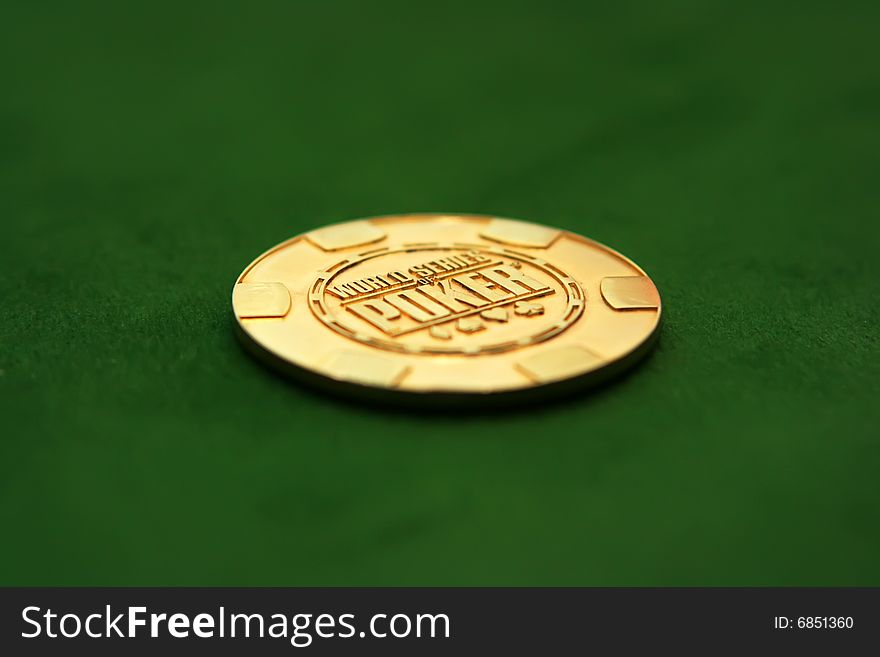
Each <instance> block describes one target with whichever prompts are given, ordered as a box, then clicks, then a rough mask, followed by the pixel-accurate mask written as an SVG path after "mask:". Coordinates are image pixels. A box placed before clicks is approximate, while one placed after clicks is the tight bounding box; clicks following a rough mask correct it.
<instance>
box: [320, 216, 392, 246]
mask: <svg viewBox="0 0 880 657" xmlns="http://www.w3.org/2000/svg"><path fill="white" fill-rule="evenodd" d="M306 237H307V238H308V239H309V241H310V242H313V243H314V244H316V245H317V246H319V247H320V248H322V249H324V250H325V251H338V250H339V249H348V248H351V247H353V246H361V245H363V244H370V243H372V242H378V241H379V240H381V239H382V238H384V237H385V231H384V230H382V229H381V228H379V227H378V226H376V225H375V224H371V223H370V222H368V221H349V222H348V223H344V224H333V225H332V226H327V227H326V228H319V229H317V230H313V231H312V232H310V233H307V234H306Z"/></svg>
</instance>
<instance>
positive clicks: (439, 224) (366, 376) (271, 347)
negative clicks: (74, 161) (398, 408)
mask: <svg viewBox="0 0 880 657" xmlns="http://www.w3.org/2000/svg"><path fill="white" fill-rule="evenodd" d="M302 237H304V238H305V239H303V238H302ZM302 237H299V238H293V239H291V240H288V241H287V242H284V243H283V244H280V245H278V246H277V247H274V248H273V249H271V250H269V251H267V252H266V253H265V254H263V255H262V256H260V257H259V258H257V260H255V261H254V262H253V263H251V264H250V265H249V266H248V267H247V268H246V269H245V270H244V272H243V273H242V274H241V276H240V277H239V279H238V281H237V282H236V285H235V286H234V288H233V308H234V312H235V316H236V318H237V320H238V329H239V335H240V336H241V337H242V339H243V341H244V343H245V345H246V346H248V347H249V348H250V349H251V350H252V351H254V352H255V353H256V354H257V355H259V356H261V357H262V358H263V359H264V360H266V361H267V362H268V363H270V364H272V365H274V366H276V367H278V368H280V369H283V370H284V371H285V372H288V373H291V374H296V375H300V376H302V377H304V378H308V379H310V380H311V381H313V382H315V383H323V385H324V386H325V387H331V388H333V389H339V390H343V391H346V392H357V391H363V392H364V394H371V395H372V396H373V397H375V396H376V395H379V394H380V393H383V391H384V394H386V395H391V396H395V395H396V396H402V397H401V398H403V397H406V398H407V399H416V400H423V401H430V400H440V399H445V398H447V397H455V398H456V399H463V398H465V397H467V398H471V397H472V398H475V399H484V400H485V399H488V397H487V395H491V396H492V398H493V399H494V398H504V395H503V394H500V393H509V394H511V395H514V394H516V395H519V394H534V393H533V392H530V391H538V390H539V389H541V390H543V389H546V390H548V391H553V390H558V389H561V388H560V386H561V385H562V384H563V383H564V384H565V385H566V386H568V384H569V383H576V382H596V381H598V380H600V379H601V378H604V377H605V376H607V375H608V374H610V373H613V372H615V371H617V370H619V369H621V368H622V367H623V366H625V365H628V364H629V363H631V362H633V361H634V360H635V359H636V358H638V357H639V356H641V355H642V354H644V353H645V352H646V350H647V347H648V345H649V344H650V342H651V338H653V337H654V336H655V335H656V331H657V328H658V326H659V322H660V297H659V295H658V294H657V290H656V288H655V287H654V284H653V283H652V282H651V280H650V279H649V278H648V277H647V275H646V274H645V272H644V271H642V270H641V269H640V268H639V267H638V266H637V265H635V264H634V263H633V262H631V261H630V260H628V259H627V258H625V257H624V256H622V255H620V254H618V253H617V252H615V251H612V250H611V249H609V248H607V247H605V246H602V245H601V244H598V243H596V242H593V241H591V240H589V239H587V238H584V237H581V236H579V235H576V234H573V233H570V232H567V231H563V230H559V229H556V228H549V227H546V226H541V225H538V224H532V223H528V222H523V221H515V220H511V219H499V218H496V217H486V216H480V215H449V214H434V215H431V214H415V215H399V216H386V217H375V218H372V219H363V220H359V221H353V222H349V223H344V224H336V225H332V226H327V227H324V228H319V229H317V230H313V231H311V232H309V233H306V234H305V235H304V236H302ZM291 304H292V306H293V311H291ZM624 310H625V311H627V312H621V311H624ZM270 318H272V319H270Z"/></svg>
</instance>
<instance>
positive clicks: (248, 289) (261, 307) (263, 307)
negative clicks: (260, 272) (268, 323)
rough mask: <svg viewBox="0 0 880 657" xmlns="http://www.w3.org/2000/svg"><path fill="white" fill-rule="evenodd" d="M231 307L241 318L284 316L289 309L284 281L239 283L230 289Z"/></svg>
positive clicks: (288, 296)
mask: <svg viewBox="0 0 880 657" xmlns="http://www.w3.org/2000/svg"><path fill="white" fill-rule="evenodd" d="M232 307H233V308H234V310H235V315H236V316H237V317H240V318H242V319H245V318H253V317H284V316H285V315H286V314H287V313H288V311H290V293H289V292H288V291H287V288H286V287H285V286H284V283H239V284H237V285H236V286H235V287H234V288H233V289H232Z"/></svg>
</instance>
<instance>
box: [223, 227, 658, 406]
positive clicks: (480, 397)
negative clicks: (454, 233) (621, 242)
mask: <svg viewBox="0 0 880 657" xmlns="http://www.w3.org/2000/svg"><path fill="white" fill-rule="evenodd" d="M439 217H456V218H460V219H476V220H483V221H485V220H492V219H504V220H511V221H518V222H523V223H528V224H534V225H538V226H542V227H547V228H553V229H555V230H558V231H559V232H560V234H565V235H567V236H568V237H569V238H572V239H574V240H577V241H580V242H583V243H585V244H588V245H590V246H592V247H594V248H598V249H600V250H602V251H605V252H606V253H608V254H610V255H612V256H614V257H616V258H618V259H620V260H621V261H623V262H625V263H626V264H627V265H628V266H630V267H632V268H633V269H634V270H635V271H637V272H639V273H640V274H641V275H642V276H645V277H646V278H648V279H649V280H650V281H652V283H653V279H652V278H651V277H650V276H649V275H648V273H647V272H646V271H645V270H644V269H643V268H642V267H641V266H640V265H638V264H637V263H636V262H634V261H633V260H632V259H631V258H629V257H628V256H626V255H624V254H623V253H621V252H620V251H618V250H617V249H614V248H612V247H610V246H608V245H606V244H604V243H602V242H599V241H597V240H595V239H593V238H590V237H586V236H584V235H581V234H579V233H575V232H572V231H570V230H567V229H564V228H558V227H556V226H548V225H546V224H539V223H536V222H534V221H529V220H526V219H518V218H515V217H499V216H498V215H492V214H482V213H473V212H410V213H394V214H376V215H369V216H365V217H357V218H353V219H349V220H346V221H337V222H332V223H329V224H323V225H321V226H319V227H320V228H327V227H331V226H340V225H343V224H348V223H353V222H361V221H374V220H383V221H393V220H401V219H404V220H409V219H413V220H418V219H431V218H439ZM311 230H316V228H312V229H310V230H307V231H304V232H301V233H299V234H297V235H294V236H292V237H290V238H288V239H286V240H283V241H282V242H280V243H278V244H276V245H274V246H272V247H270V248H269V249H267V250H265V251H264V252H262V253H261V254H260V255H258V256H257V257H256V258H254V259H253V260H252V261H251V262H250V263H249V264H248V265H247V267H245V269H244V270H242V272H241V273H240V274H239V275H238V276H237V277H236V279H235V282H234V283H233V290H232V291H233V292H234V290H235V285H237V284H238V283H241V282H242V281H243V279H244V278H245V277H246V276H247V274H248V273H249V272H250V271H251V270H252V269H253V268H254V267H255V266H256V265H257V264H259V263H260V262H261V261H262V260H264V259H265V258H267V257H268V256H270V255H272V254H273V253H275V252H277V251H280V250H282V249H284V248H286V247H288V246H290V245H291V244H294V243H296V242H297V241H299V240H303V239H305V238H306V236H307V235H308V233H309V232H311ZM489 241H491V240H489ZM655 287H656V284H655ZM654 310H655V312H656V319H655V322H654V326H653V328H652V329H651V331H650V333H649V334H648V335H646V336H645V337H644V338H643V339H642V340H641V342H639V343H638V344H636V345H635V346H634V347H633V348H632V349H630V350H629V351H628V352H626V353H624V354H623V355H621V356H619V357H618V358H616V359H614V360H613V361H611V362H608V363H605V364H603V365H601V366H599V367H597V368H595V369H590V370H587V371H585V372H583V373H581V374H577V375H574V376H569V377H566V378H563V379H560V380H555V381H550V382H545V383H540V384H532V385H522V386H518V387H511V388H504V389H496V390H485V391H482V390H466V391H452V390H413V389H405V388H397V387H385V386H379V385H371V384H369V383H366V382H355V381H352V380H348V379H344V378H339V377H336V376H334V375H333V374H332V373H329V372H321V371H317V370H315V369H312V368H309V367H305V366H302V365H299V364H297V363H295V362H293V361H291V360H290V359H288V358H287V357H285V356H283V355H281V354H279V353H277V352H275V351H274V350H273V349H271V348H270V347H268V346H266V345H265V344H263V343H261V342H259V341H258V340H257V339H255V338H254V337H253V336H252V335H250V333H249V332H248V331H247V329H245V327H244V326H243V324H242V322H241V318H240V317H238V315H237V314H236V313H235V312H233V321H234V328H235V334H236V336H237V337H238V340H239V343H240V344H241V345H242V346H243V347H244V349H245V350H246V351H247V352H248V353H249V354H250V355H252V356H253V357H255V358H256V359H258V360H259V361H260V362H262V363H263V364H264V365H267V366H268V367H269V368H270V369H271V370H273V371H274V372H275V373H277V374H280V375H282V376H285V377H289V378H290V379H292V380H294V381H298V382H302V383H305V384H307V385H309V386H311V387H312V388H314V389H315V390H317V391H319V392H323V393H326V394H329V395H331V396H334V397H337V396H338V397H342V398H347V399H349V400H353V401H356V402H369V403H378V404H385V403H387V404H390V405H394V406H404V407H405V406H416V407H422V406H424V407H432V406H437V407H440V406H444V405H448V404H449V403H456V404H457V405H461V406H462V407H465V408H469V407H472V406H478V407H479V408H486V407H495V406H496V405H510V404H512V403H520V402H523V403H531V402H540V401H545V400H548V399H558V398H562V397H565V396H567V395H570V394H573V393H576V392H580V391H583V390H587V389H591V388H594V387H597V386H600V385H602V384H603V383H605V382H607V381H609V380H612V379H616V378H619V377H620V376H621V375H622V374H624V373H626V372H627V371H629V370H630V369H631V368H632V367H633V366H634V365H636V364H637V363H638V362H640V361H642V360H643V359H644V358H646V357H647V356H648V355H649V354H650V353H651V352H652V351H653V349H654V346H655V345H656V343H657V341H658V340H659V337H660V330H661V326H662V325H663V323H664V322H663V317H664V313H663V301H662V297H660V301H659V303H658V305H657V307H656V309H654Z"/></svg>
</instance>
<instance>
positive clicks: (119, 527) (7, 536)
mask: <svg viewBox="0 0 880 657" xmlns="http://www.w3.org/2000/svg"><path fill="white" fill-rule="evenodd" d="M0 13H2V20H0V51H2V57H0V74H2V76H0V77H2V81H3V82H2V87H3V92H2V94H0V216H2V239H0V256H2V268H0V303H2V312H0V413H2V430H0V433H2V438H0V527H2V534H3V536H2V541H0V584H4V585H12V584H22V585H37V584H41V585H45V584H56V585H60V584H71V585H81V584H94V585H99V584H104V585H163V584H164V585H477V584H484V585H488V584H498V585H808V584H811V585H826V584H839V585H858V584H873V585H880V560H878V559H877V555H878V553H880V505H878V501H880V499H878V497H880V496H878V494H880V477H878V472H880V450H878V429H877V427H878V422H880V411H878V406H880V404H878V392H880V390H878V379H880V377H878V375H880V367H878V358H877V338H878V330H877V325H878V319H880V318H878V303H877V299H878V293H880V290H878V281H880V277H878V267H877V247H878V244H880V239H878V238H880V229H878V216H877V208H878V205H880V185H878V173H880V168H878V156H877V153H878V150H880V128H878V113H880V73H878V67H877V61H880V52H878V47H877V39H876V25H877V22H878V19H880V5H878V4H877V3H867V2H864V3H862V2H841V3H801V4H799V5H798V6H797V7H792V5H791V4H790V3H783V2H764V1H762V2H702V1H700V2H696V1H692V0H673V2H668V3H661V4H657V3H636V2H628V1H624V2H613V3H584V2H529V3H519V2H484V1H478V2H473V1H468V2H464V1H458V0H455V1H453V2H444V3H413V2H404V1H400V2H387V1H384V0H382V1H378V2H369V3H366V2H335V1H334V2H269V3H263V2H257V3H236V4H234V5H232V4H230V5H226V4H222V3H216V2H203V3H180V2H174V3H171V2H161V1H160V2H156V1H153V2H149V3H142V4H141V3H137V4H135V3H118V2H115V3H111V2H78V3H57V4H52V5H47V4H45V3H33V2H6V3H4V5H3V8H2V10H0ZM410 211H426V212H427V211H466V212H476V213H486V214H494V215H498V216H509V217H517V218H522V219H526V220H530V221H537V222H541V223H546V224H550V225H555V226H559V227H562V228H566V229H570V230H573V231H575V232H579V233H582V234H584V235H588V236H590V237H592V238H595V239H597V240H599V241H601V242H604V243H606V244H608V245H610V246H612V247H614V248H616V249H619V250H620V251H621V252H623V253H625V254H626V255H628V256H630V257H631V258H633V259H634V260H635V261H636V262H637V263H639V264H640V265H641V266H642V267H644V268H645V269H646V270H647V271H648V273H649V274H650V275H651V276H652V277H653V279H654V280H655V281H656V283H657V285H658V287H659V289H660V292H661V294H662V296H663V300H664V313H665V316H664V325H663V327H662V331H661V336H660V340H659V343H658V345H657V348H656V349H655V351H654V352H653V354H652V356H651V357H650V358H649V359H648V360H647V361H645V362H644V363H643V364H642V365H640V366H639V367H637V368H636V369H635V370H634V371H633V372H632V373H631V374H630V375H628V376H625V377H623V378H621V379H619V380H617V381H615V382H612V383H610V384H609V385H606V386H603V387H602V388H600V389H598V390H595V391H592V392H589V393H586V394H582V395H578V396H575V397H572V398H568V399H565V400H563V401H560V402H557V403H551V404H546V405H541V406H537V407H528V408H509V409H504V410H501V411H500V412H487V413H476V414H473V413H471V414H465V413H463V412H460V411H459V410H458V409H456V408H449V409H448V410H447V411H446V412H442V413H437V412H434V413H420V412H414V411H407V410H395V409H388V408H380V407H374V406H368V405H359V404H356V403H351V402H346V401H342V400H339V399H335V398H333V397H329V396H326V395H323V394H317V393H315V392H313V391H310V390H309V389H307V388H303V387H301V386H298V385H296V384H293V383H289V382H287V381H285V380H283V379H281V378H280V377H277V376H275V375H273V374H272V373H270V372H269V371H268V370H267V369H265V368H264V367H262V366H261V365H259V364H258V363H257V362H256V361H254V360H253V359H252V358H250V357H249V356H248V355H247V354H245V353H244V352H243V350H242V349H241V348H240V346H239V345H238V343H237V341H236V339H235V337H234V334H233V328H232V318H231V312H230V290H231V286H232V284H233V282H234V281H235V278H236V276H237V275H238V274H239V272H240V271H241V270H242V269H243V268H244V267H245V266H246V265H247V263H248V262H250V261H251V260H252V259H253V258H254V257H256V256H257V255H258V254H259V253H261V252H262V251H263V250H264V249H266V248H268V247H270V246H272V245H274V244H276V243H278V242H280V241H281V240H283V239H286V238H287V237H290V236H292V235H295V234H297V233H299V232H302V231H304V230H307V229H310V228H313V227H316V226H320V225H323V224H326V223H330V222H335V221H342V220H346V219H352V218H357V217H362V216H370V215H376V214H387V213H398V212H410Z"/></svg>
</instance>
